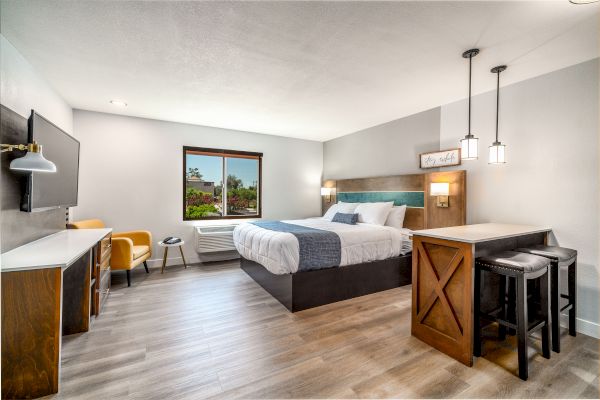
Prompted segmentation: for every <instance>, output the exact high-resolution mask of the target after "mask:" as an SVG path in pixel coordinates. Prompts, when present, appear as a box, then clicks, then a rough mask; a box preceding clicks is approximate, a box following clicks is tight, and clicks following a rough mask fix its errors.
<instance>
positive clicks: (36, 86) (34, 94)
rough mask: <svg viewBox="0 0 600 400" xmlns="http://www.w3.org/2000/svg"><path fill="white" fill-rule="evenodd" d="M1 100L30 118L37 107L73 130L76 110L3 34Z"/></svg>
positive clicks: (47, 115) (0, 52)
mask: <svg viewBox="0 0 600 400" xmlns="http://www.w3.org/2000/svg"><path fill="white" fill-rule="evenodd" d="M0 102H1V103H2V104H3V105H4V106H6V107H8V108H10V109H11V110H13V111H15V112H16V113H18V114H20V115H22V116H23V117H25V118H28V117H29V114H30V113H31V110H32V109H34V110H36V111H37V112H39V113H40V114H41V115H43V116H44V117H46V118H47V119H48V120H50V121H52V122H53V123H54V124H56V125H57V126H58V127H60V128H62V129H63V130H64V131H66V132H68V133H70V134H72V133H73V110H72V109H71V106H69V105H68V104H67V103H66V102H65V101H64V100H63V98H62V97H60V95H59V94H58V93H56V91H54V89H53V88H52V87H51V86H50V84H48V82H46V81H45V80H44V79H43V78H42V77H41V76H40V75H38V73H37V72H36V70H35V69H34V68H33V67H32V66H31V64H29V62H28V61H27V60H26V59H25V58H23V56H22V55H21V54H20V53H19V52H18V51H17V49H15V47H14V46H13V45H12V44H11V43H10V42H9V41H8V40H6V38H5V37H4V36H2V35H0Z"/></svg>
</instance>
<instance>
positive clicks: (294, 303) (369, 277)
mask: <svg viewBox="0 0 600 400" xmlns="http://www.w3.org/2000/svg"><path fill="white" fill-rule="evenodd" d="M241 267H242V269H243V270H244V271H245V272H246V273H247V274H248V275H250V277H251V278H252V279H254V280H255V281H256V283H258V284H259V285H260V286H262V287H263V288H264V289H265V290H266V291H267V292H269V293H270V294H271V296H273V297H275V298H276V299H277V300H279V302H280V303H281V304H283V305H284V306H285V307H286V308H287V309H288V310H290V311H291V312H296V311H301V310H306V309H308V308H313V307H318V306H322V305H325V304H329V303H334V302H336V301H341V300H347V299H351V298H354V297H359V296H364V295H367V294H371V293H376V292H381V291H382V290H388V289H393V288H396V287H399V286H404V285H409V284H410V283H411V276H412V275H411V274H412V256H411V254H410V253H409V254H407V255H404V256H399V257H394V258H388V259H387V260H382V261H373V262H369V263H364V264H355V265H347V266H344V267H338V268H327V269H320V270H315V271H304V272H296V273H295V274H285V275H276V274H272V273H271V272H269V271H268V270H267V269H266V268H265V267H263V266H262V265H261V264H259V263H256V262H254V261H251V260H247V259H245V258H243V257H242V258H241Z"/></svg>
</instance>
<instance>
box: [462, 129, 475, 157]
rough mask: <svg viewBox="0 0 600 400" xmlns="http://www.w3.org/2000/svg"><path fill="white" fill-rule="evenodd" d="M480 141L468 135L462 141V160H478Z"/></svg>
mask: <svg viewBox="0 0 600 400" xmlns="http://www.w3.org/2000/svg"><path fill="white" fill-rule="evenodd" d="M478 143H479V139H478V138H476V137H475V136H473V135H467V136H465V138H464V139H461V141H460V147H461V149H460V158H461V160H477V157H478V154H477V146H478Z"/></svg>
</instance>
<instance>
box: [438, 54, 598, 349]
mask: <svg viewBox="0 0 600 400" xmlns="http://www.w3.org/2000/svg"><path fill="white" fill-rule="evenodd" d="M509 68H510V66H509ZM509 71H510V70H507V71H506V72H505V73H509ZM500 93H501V94H500V96H501V100H500V110H501V111H500V141H502V142H504V143H505V144H506V146H507V147H506V149H507V150H506V151H507V161H508V162H507V164H505V165H489V164H488V163H487V153H486V152H487V148H488V146H489V145H490V144H491V143H492V142H493V141H494V135H495V112H496V108H495V107H496V98H495V92H488V93H484V94H482V95H479V96H475V97H474V98H473V125H472V126H473V129H472V131H473V132H474V133H475V134H476V136H478V137H479V152H480V157H479V159H478V160H477V161H465V162H464V163H463V165H462V166H461V167H460V168H462V169H466V170H467V192H468V193H467V222H468V223H480V222H508V223H519V224H531V225H544V226H550V227H552V229H553V232H554V235H555V240H556V242H557V243H558V244H559V245H561V246H565V247H570V248H574V249H577V250H578V252H579V258H578V262H579V264H578V274H579V276H578V288H579V296H578V301H579V303H578V304H579V310H578V313H577V314H578V316H579V319H580V320H579V326H578V328H579V329H581V330H582V331H583V332H585V333H588V334H593V335H594V336H596V337H600V326H599V325H598V323H599V322H600V316H599V311H598V304H600V297H599V287H598V283H599V276H600V269H599V266H598V233H599V232H598V228H599V227H598V206H599V204H598V190H599V188H598V108H599V103H598V59H596V60H592V61H588V62H585V63H582V64H578V65H575V66H573V67H569V68H566V69H563V70H560V71H556V72H553V73H550V74H547V75H543V76H540V77H537V78H534V79H530V80H527V81H523V82H520V83H517V84H514V85H510V86H507V87H505V88H502V89H501V92H500ZM466 116H467V101H466V100H464V101H460V102H457V103H452V104H448V105H445V106H442V112H441V133H440V146H441V148H449V147H456V146H457V144H458V141H459V139H460V138H461V136H462V135H464V134H465V132H466V129H467V126H466V122H467V121H466V120H467V118H466Z"/></svg>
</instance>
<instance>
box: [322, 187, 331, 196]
mask: <svg viewBox="0 0 600 400" xmlns="http://www.w3.org/2000/svg"><path fill="white" fill-rule="evenodd" d="M329 195H331V188H326V187H322V188H321V196H329Z"/></svg>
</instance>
